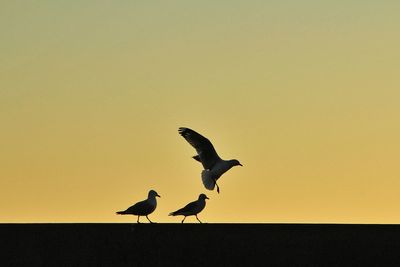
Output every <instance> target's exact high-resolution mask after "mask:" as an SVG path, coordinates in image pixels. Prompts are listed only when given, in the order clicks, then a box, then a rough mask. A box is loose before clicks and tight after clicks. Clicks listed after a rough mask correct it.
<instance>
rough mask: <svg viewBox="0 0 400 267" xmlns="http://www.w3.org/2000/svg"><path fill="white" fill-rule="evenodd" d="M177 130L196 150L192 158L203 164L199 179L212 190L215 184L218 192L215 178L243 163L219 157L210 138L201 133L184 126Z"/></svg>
mask: <svg viewBox="0 0 400 267" xmlns="http://www.w3.org/2000/svg"><path fill="white" fill-rule="evenodd" d="M178 132H179V134H180V135H182V136H183V138H185V139H186V141H188V142H189V144H191V145H192V146H193V147H194V148H195V149H196V151H197V155H196V156H194V157H193V158H194V159H195V160H197V161H199V162H201V164H203V167H204V170H203V171H202V172H201V179H202V180H203V184H204V187H205V188H207V189H208V190H214V187H215V186H217V192H218V193H219V186H218V185H217V180H218V179H219V178H220V177H221V175H222V174H224V173H225V172H227V171H228V170H229V169H230V168H232V167H233V166H238V165H239V166H243V165H242V164H240V162H239V161H238V160H237V159H231V160H223V159H221V158H220V157H219V156H218V154H217V152H216V151H215V149H214V147H213V145H212V144H211V142H210V140H208V139H207V138H205V137H204V136H202V135H201V134H199V133H197V132H195V131H193V130H191V129H189V128H184V127H181V128H179V130H178Z"/></svg>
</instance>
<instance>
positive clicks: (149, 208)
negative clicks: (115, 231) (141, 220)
mask: <svg viewBox="0 0 400 267" xmlns="http://www.w3.org/2000/svg"><path fill="white" fill-rule="evenodd" d="M153 211H154V206H153V205H151V204H150V203H149V202H148V201H147V200H143V201H140V202H138V203H136V204H135V205H133V206H131V207H129V208H128V209H127V210H126V213H129V214H134V215H148V214H150V213H152V212H153Z"/></svg>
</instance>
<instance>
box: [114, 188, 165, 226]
mask: <svg viewBox="0 0 400 267" xmlns="http://www.w3.org/2000/svg"><path fill="white" fill-rule="evenodd" d="M156 197H160V196H159V195H158V194H157V192H156V191H154V190H150V191H149V194H148V197H147V199H146V200H143V201H140V202H138V203H136V204H135V205H133V206H130V207H129V208H127V209H126V210H124V211H117V212H116V214H119V215H136V216H138V218H137V223H140V221H139V218H140V216H146V218H147V220H149V222H150V223H153V222H152V221H150V219H149V217H148V215H149V214H150V213H152V212H153V211H154V210H155V209H156V207H157V200H156Z"/></svg>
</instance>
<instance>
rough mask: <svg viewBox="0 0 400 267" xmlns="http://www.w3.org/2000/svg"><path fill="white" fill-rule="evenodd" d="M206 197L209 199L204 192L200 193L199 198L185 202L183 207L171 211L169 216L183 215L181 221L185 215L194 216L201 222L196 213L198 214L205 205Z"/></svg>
mask: <svg viewBox="0 0 400 267" xmlns="http://www.w3.org/2000/svg"><path fill="white" fill-rule="evenodd" d="M206 199H209V198H208V197H207V196H206V195H205V194H200V195H199V198H198V199H197V200H196V201H193V202H190V203H189V204H187V205H186V206H185V207H183V208H181V209H179V210H177V211H174V212H171V213H170V214H169V216H177V215H183V216H184V218H183V220H182V223H183V222H184V221H185V219H186V217H187V216H193V215H194V216H196V219H197V220H198V221H199V222H200V223H202V222H201V221H200V220H199V218H198V217H197V214H199V213H200V212H201V211H202V210H203V209H204V208H205V206H206Z"/></svg>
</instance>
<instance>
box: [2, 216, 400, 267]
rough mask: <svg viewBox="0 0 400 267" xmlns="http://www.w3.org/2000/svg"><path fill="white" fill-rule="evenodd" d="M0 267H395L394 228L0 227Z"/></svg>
mask: <svg viewBox="0 0 400 267" xmlns="http://www.w3.org/2000/svg"><path fill="white" fill-rule="evenodd" d="M0 235H1V236H0V237H1V243H2V244H3V245H2V247H3V248H1V255H2V259H1V265H2V266H154V265H162V266H166V265H171V264H172V265H174V266H194V265H202V266H205V265H207V266H215V265H217V266H221V265H225V266H254V265H259V266H285V265H290V266H367V265H368V266H370V265H375V266H400V265H399V264H400V225H351V224H347V225H341V224H140V225H138V224H0Z"/></svg>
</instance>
